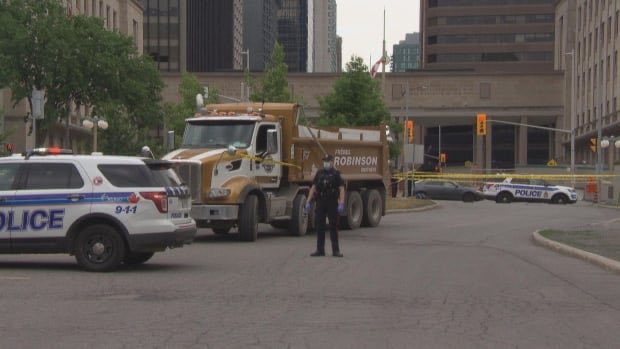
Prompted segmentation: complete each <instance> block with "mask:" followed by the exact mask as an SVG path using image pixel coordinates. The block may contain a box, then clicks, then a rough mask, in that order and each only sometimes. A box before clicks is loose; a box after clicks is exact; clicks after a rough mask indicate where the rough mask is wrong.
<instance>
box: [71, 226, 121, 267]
mask: <svg viewBox="0 0 620 349" xmlns="http://www.w3.org/2000/svg"><path fill="white" fill-rule="evenodd" d="M125 249H126V248H125V242H124V241H123V239H122V238H121V236H120V235H119V234H118V232H117V231H116V230H115V229H114V228H112V227H110V226H109V225H105V224H96V225H91V226H89V227H87V228H86V229H84V230H83V231H82V232H81V233H80V234H79V235H78V237H77V240H76V243H75V259H76V260H77V262H78V264H79V265H80V266H82V268H84V269H86V270H88V271H111V270H114V269H116V268H118V266H119V265H120V264H121V262H122V261H123V259H124V258H125Z"/></svg>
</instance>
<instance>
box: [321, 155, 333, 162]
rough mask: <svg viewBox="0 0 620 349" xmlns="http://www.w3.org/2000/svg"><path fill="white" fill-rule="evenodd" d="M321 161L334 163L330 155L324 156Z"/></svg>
mask: <svg viewBox="0 0 620 349" xmlns="http://www.w3.org/2000/svg"><path fill="white" fill-rule="evenodd" d="M323 161H334V157H333V156H332V155H329V154H328V155H325V157H324V158H323Z"/></svg>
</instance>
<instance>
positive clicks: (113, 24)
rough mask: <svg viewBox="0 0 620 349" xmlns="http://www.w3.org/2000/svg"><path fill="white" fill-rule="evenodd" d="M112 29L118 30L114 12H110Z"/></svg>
mask: <svg viewBox="0 0 620 349" xmlns="http://www.w3.org/2000/svg"><path fill="white" fill-rule="evenodd" d="M112 27H113V28H114V30H116V29H118V22H117V21H116V10H115V11H112Z"/></svg>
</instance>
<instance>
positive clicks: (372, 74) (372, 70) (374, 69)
mask: <svg viewBox="0 0 620 349" xmlns="http://www.w3.org/2000/svg"><path fill="white" fill-rule="evenodd" d="M381 63H383V57H381V58H379V60H378V61H377V63H375V64H374V65H373V66H372V67H371V68H370V77H371V78H373V79H374V78H375V76H376V75H377V72H378V71H379V67H380V66H381Z"/></svg>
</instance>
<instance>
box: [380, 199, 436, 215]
mask: <svg viewBox="0 0 620 349" xmlns="http://www.w3.org/2000/svg"><path fill="white" fill-rule="evenodd" d="M437 207H439V204H438V203H436V202H435V203H433V204H432V205H428V206H424V207H418V208H402V209H394V210H387V211H385V214H386V215H388V214H398V213H408V212H422V211H428V210H432V209H435V208H437Z"/></svg>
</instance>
